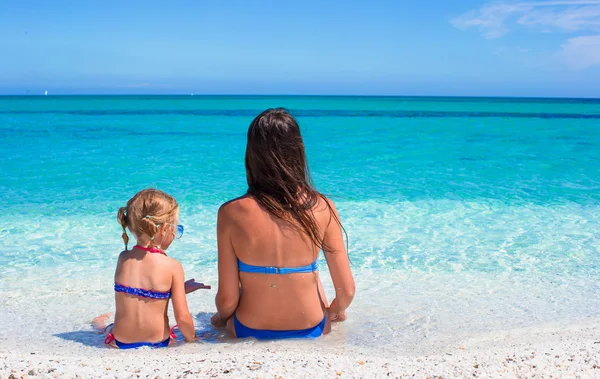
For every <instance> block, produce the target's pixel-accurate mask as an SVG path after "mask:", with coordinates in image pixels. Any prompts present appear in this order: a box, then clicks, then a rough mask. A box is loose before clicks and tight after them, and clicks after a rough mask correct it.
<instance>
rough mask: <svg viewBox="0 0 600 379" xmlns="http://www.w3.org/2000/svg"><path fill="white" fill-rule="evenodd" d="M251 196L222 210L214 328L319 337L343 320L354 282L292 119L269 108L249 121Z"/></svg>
mask: <svg viewBox="0 0 600 379" xmlns="http://www.w3.org/2000/svg"><path fill="white" fill-rule="evenodd" d="M246 176H247V180H248V192H247V193H246V195H244V196H242V197H240V198H237V199H234V200H231V201H229V202H227V203H225V204H223V205H222V206H221V208H220V209H219V214H218V220H217V240H218V250H219V290H218V293H217V296H216V305H217V313H216V314H215V315H214V316H213V318H212V323H213V325H215V326H221V327H222V326H227V330H228V331H229V333H230V334H231V335H232V336H235V337H238V338H244V337H254V338H257V339H280V338H303V337H318V336H320V335H321V334H324V333H328V332H329V329H330V323H329V321H344V320H345V319H346V308H348V306H349V305H350V303H351V302H352V298H353V297H354V279H353V277H352V272H351V271H350V263H349V260H348V255H347V254H346V250H345V247H344V240H343V238H342V227H341V223H340V220H339V217H338V214H337V211H336V209H335V206H334V204H333V202H332V201H331V200H329V199H327V198H326V197H325V196H324V195H322V194H320V193H319V192H317V190H316V189H315V188H314V187H313V186H312V183H311V179H310V174H309V171H308V166H307V162H306V154H305V152H304V143H303V142H302V136H301V135H300V128H299V127H298V124H297V123H296V120H294V118H293V117H292V116H290V115H289V114H288V113H287V112H286V111H285V110H284V109H268V110H266V111H264V112H263V113H261V114H260V115H259V116H258V117H256V118H255V119H254V121H252V124H250V128H249V129H248V144H247V146H246ZM319 250H323V252H324V255H325V259H326V261H327V265H328V266H329V271H330V273H331V278H332V280H333V284H334V286H335V294H336V296H335V299H334V300H333V301H332V302H331V304H330V305H329V307H328V306H327V300H326V299H325V294H324V292H323V289H322V286H321V282H320V279H319V276H318V271H317V263H318V262H317V257H318V255H319Z"/></svg>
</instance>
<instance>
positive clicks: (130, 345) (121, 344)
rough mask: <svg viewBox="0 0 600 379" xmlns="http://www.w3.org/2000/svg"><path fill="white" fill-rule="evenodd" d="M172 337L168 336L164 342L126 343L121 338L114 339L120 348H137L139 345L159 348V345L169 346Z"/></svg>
mask: <svg viewBox="0 0 600 379" xmlns="http://www.w3.org/2000/svg"><path fill="white" fill-rule="evenodd" d="M170 339H171V337H169V338H167V339H166V340H164V341H162V342H133V343H125V342H121V341H119V340H116V339H115V340H114V341H115V344H116V345H117V347H118V348H119V349H137V348H138V347H144V346H147V347H151V348H154V349H155V348H159V347H167V346H169V342H170Z"/></svg>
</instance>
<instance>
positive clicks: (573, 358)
mask: <svg viewBox="0 0 600 379" xmlns="http://www.w3.org/2000/svg"><path fill="white" fill-rule="evenodd" d="M7 338H13V337H12V336H6V335H5V336H3V339H4V340H6V339H7ZM21 346H22V347H21V348H18V349H11V350H10V351H9V350H6V349H4V348H0V377H2V378H28V377H40V378H187V377H220V378H228V377H229V378H237V377H251V378H279V377H282V378H314V377H318V378H337V377H340V378H360V377H368V378H370V377H393V378H397V377H416V378H453V377H458V378H466V377H476V378H523V377H527V378H528V377H542V378H550V377H555V378H556V377H561V378H563V377H564V378H571V377H572V378H597V377H599V376H600V323H598V322H591V323H589V324H588V325H586V326H571V327H564V328H561V327H558V326H554V327H548V328H544V329H540V328H536V329H522V330H514V331H510V332H506V333H503V334H498V333H496V334H494V335H485V336H478V337H473V338H470V339H468V340H457V341H456V343H455V344H454V345H453V346H448V347H446V348H445V349H443V351H439V352H436V353H433V354H431V355H403V354H398V355H395V354H393V353H391V352H389V351H387V352H386V351H385V350H381V351H379V350H377V349H372V348H369V349H365V348H361V347H347V346H345V347H341V346H338V347H332V346H331V344H329V343H327V339H323V340H317V341H311V342H307V341H286V342H267V343H258V342H255V341H241V342H226V343H194V344H186V345H183V346H178V347H175V348H168V349H161V350H149V349H140V350H137V351H119V350H115V349H109V348H106V349H97V348H96V349H90V348H89V347H81V346H74V347H72V348H70V349H68V350H63V349H56V351H39V349H36V348H35V345H33V344H30V343H28V342H27V341H23V344H22V345H21Z"/></svg>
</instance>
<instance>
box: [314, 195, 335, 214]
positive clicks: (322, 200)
mask: <svg viewBox="0 0 600 379" xmlns="http://www.w3.org/2000/svg"><path fill="white" fill-rule="evenodd" d="M314 211H317V212H319V211H321V212H323V211H326V212H328V213H329V212H331V211H333V212H336V209H335V204H334V202H333V200H331V199H330V198H328V197H327V196H325V195H322V194H319V196H318V200H317V203H316V205H315V207H314Z"/></svg>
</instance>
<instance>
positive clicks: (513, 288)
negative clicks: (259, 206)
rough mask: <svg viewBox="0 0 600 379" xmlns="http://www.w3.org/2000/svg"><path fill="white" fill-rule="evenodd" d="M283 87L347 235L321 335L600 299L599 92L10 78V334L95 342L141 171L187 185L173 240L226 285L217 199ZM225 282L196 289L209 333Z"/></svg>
mask: <svg viewBox="0 0 600 379" xmlns="http://www.w3.org/2000/svg"><path fill="white" fill-rule="evenodd" d="M271 106H285V107H288V108H289V109H291V111H292V113H294V114H296V115H297V116H298V119H299V122H300V125H301V128H302V132H303V135H304V138H305V143H306V146H307V150H308V156H309V161H310V165H311V170H312V174H313V177H314V180H315V183H316V185H317V186H318V188H319V189H320V190H321V191H323V192H324V193H326V194H328V195H329V196H330V197H331V198H332V199H334V201H335V202H336V204H337V206H338V209H339V211H340V215H341V218H342V222H343V223H344V226H345V228H346V230H347V232H348V235H349V247H350V256H351V260H352V267H353V271H354V273H355V275H356V280H357V287H358V292H357V296H356V300H355V302H354V304H353V305H352V308H351V309H350V318H349V320H348V322H346V323H345V324H344V325H338V326H337V327H336V328H335V333H334V334H333V335H331V336H329V337H328V338H326V339H324V340H323V341H324V342H323V343H325V344H331V346H332V348H335V346H340V345H345V346H348V345H352V346H366V347H368V348H369V347H373V348H375V347H376V348H378V349H389V350H390V351H393V350H398V349H401V350H403V351H407V352H419V351H424V350H427V349H430V348H432V347H436V346H438V347H439V346H442V345H444V344H453V343H455V341H457V340H460V339H464V338H468V337H469V336H473V335H478V334H486V333H490V332H492V333H493V332H498V331H504V330H509V329H515V328H521V327H531V326H534V327H535V326H541V325H545V324H548V323H579V322H585V320H590V319H596V318H598V317H599V316H600V300H599V299H600V297H599V296H598V294H599V292H600V291H599V289H600V280H599V276H598V274H599V265H600V255H599V254H598V252H599V250H600V213H599V210H600V165H599V163H600V129H598V128H597V124H598V119H600V101H596V100H581V101H579V100H557V99H553V100H539V99H476V98H468V99H460V98H360V97H357V98H343V97H193V98H192V97H187V96H186V97H183V96H182V97H134V96H130V97H0V162H1V165H0V191H1V192H2V194H3V195H2V196H1V197H0V206H1V207H2V209H4V210H5V212H4V217H2V218H1V219H0V238H1V240H2V242H3V243H2V246H1V247H0V294H1V296H0V304H2V307H1V309H0V317H2V318H3V319H6V318H9V319H11V320H14V321H13V322H12V323H8V324H10V325H8V324H3V325H0V335H1V336H2V337H0V339H4V341H5V342H4V343H7V344H9V345H13V344H14V345H15V346H16V345H17V341H16V340H14V339H13V338H11V334H10V332H8V328H11V329H12V328H17V329H18V330H20V331H22V333H21V334H22V335H23V336H25V337H29V338H30V339H31V340H32V341H34V340H36V341H37V342H35V343H36V344H38V345H41V346H45V345H46V344H47V346H48V348H49V349H50V348H52V346H55V345H56V344H59V345H61V346H71V347H76V346H80V345H81V340H82V339H83V340H85V341H88V340H89V341H97V342H98V345H97V346H100V345H101V339H99V338H98V339H97V340H96V339H94V338H96V337H95V336H89V335H88V334H86V333H88V331H89V327H88V321H89V319H90V318H91V317H93V316H95V315H97V314H99V313H102V312H106V311H108V310H110V309H111V308H112V306H113V305H112V299H113V293H112V287H111V284H112V283H111V282H112V270H113V269H114V265H115V262H116V257H117V254H118V253H119V251H120V250H121V249H122V243H121V239H120V230H119V225H118V224H117V222H116V219H115V216H116V211H117V209H118V208H119V207H120V206H122V205H124V204H125V202H126V201H127V199H128V198H129V197H131V196H132V195H133V194H134V193H135V192H137V191H138V190H139V189H142V188H145V187H149V186H152V187H157V188H160V189H162V190H165V191H167V192H169V193H171V194H173V195H174V196H175V197H176V198H177V199H178V201H179V202H180V204H181V220H180V222H181V223H183V224H184V225H185V227H186V231H185V235H184V238H183V239H182V240H180V241H177V242H176V243H175V244H174V245H173V246H172V248H171V249H169V252H170V254H171V255H173V256H175V257H176V258H178V259H180V260H181V262H182V263H183V264H184V268H185V270H186V275H187V276H189V277H195V278H196V279H197V280H199V281H204V282H208V283H210V284H212V285H213V286H216V240H215V235H214V232H215V221H216V210H217V209H218V206H219V204H221V203H222V202H224V201H226V200H228V199H230V198H232V197H235V196H238V195H240V194H242V193H243V192H244V191H245V173H244V166H243V154H244V149H245V133H246V130H247V127H248V125H249V123H250V121H251V120H252V118H253V117H254V116H255V115H256V114H258V113H259V112H260V111H261V110H263V109H264V108H267V107H271ZM322 276H323V277H325V282H326V288H327V290H328V293H329V296H330V297H331V295H332V294H333V292H332V290H331V285H330V283H329V279H327V278H326V276H327V271H326V268H323V271H322ZM214 292H215V291H214V290H213V291H212V292H211V293H209V292H202V293H196V294H194V295H191V296H190V304H191V309H192V311H193V313H195V314H198V318H197V320H198V323H199V329H200V330H201V331H203V332H204V333H206V335H207V336H208V337H209V338H208V340H209V341H219V340H220V337H219V336H218V333H216V332H214V331H212V330H211V329H210V327H209V325H208V322H207V320H208V315H209V314H210V312H212V311H213V309H214V305H213V304H214V302H213V294H214ZM29 325H34V326H33V327H30V326H29ZM78 338H79V340H78ZM40 340H41V341H40ZM89 344H90V345H91V346H92V347H93V348H95V346H96V345H95V342H90V343H89Z"/></svg>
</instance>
